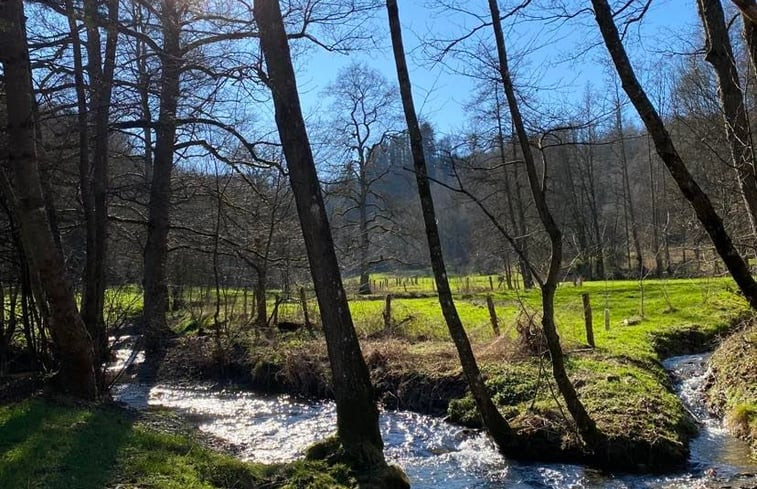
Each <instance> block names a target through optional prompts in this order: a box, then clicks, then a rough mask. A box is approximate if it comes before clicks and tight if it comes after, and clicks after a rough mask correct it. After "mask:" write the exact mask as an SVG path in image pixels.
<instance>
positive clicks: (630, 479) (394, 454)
mask: <svg viewBox="0 0 757 489" xmlns="http://www.w3.org/2000/svg"><path fill="white" fill-rule="evenodd" d="M705 360H706V359H705V358H704V357H702V356H691V357H677V358H674V359H670V360H669V361H668V362H666V368H669V369H670V370H671V372H672V373H673V375H674V376H676V378H677V379H679V382H678V384H677V389H678V390H679V393H680V395H681V397H682V399H683V400H684V402H685V403H686V405H687V407H688V408H689V409H690V410H691V411H692V412H693V413H694V414H695V415H696V416H697V417H698V418H699V420H700V421H701V422H702V423H703V430H702V434H701V435H700V436H699V437H698V438H697V440H696V441H695V442H694V443H693V445H692V461H691V464H690V468H689V470H688V471H687V472H686V473H683V474H676V475H671V476H662V477H661V476H628V475H625V476H624V475H620V476H614V475H607V474H602V473H599V472H597V471H594V470H591V469H587V468H586V467H583V466H579V465H567V464H537V463H534V464H523V463H515V462H511V461H507V460H505V459H504V458H503V457H502V456H501V455H500V454H499V453H498V452H497V451H496V450H495V448H494V446H493V445H492V444H491V442H490V441H489V440H488V439H487V438H486V437H485V436H484V435H483V434H482V433H481V432H478V431H475V430H466V429H463V428H460V427H457V426H454V425H451V424H449V423H446V422H444V421H443V420H441V419H439V418H434V417H429V416H423V415H419V414H415V413H411V412H403V411H386V412H383V413H382V414H381V431H382V434H383V437H384V442H385V445H386V454H387V457H388V458H389V459H390V460H392V461H394V462H395V463H397V464H398V465H400V466H402V468H403V469H404V470H405V471H406V472H407V474H408V476H409V477H410V479H411V481H412V483H413V487H414V488H428V489H430V488H448V489H463V488H468V489H489V488H502V487H507V488H513V489H536V488H559V489H563V488H564V489H574V488H587V489H588V488H610V489H613V488H617V489H621V488H623V489H636V488H667V489H684V488H685V489H689V488H707V487H710V483H712V482H714V481H716V480H718V479H720V478H721V477H723V476H725V477H731V476H733V475H735V474H738V473H744V472H748V473H754V472H755V471H757V467H755V466H754V465H750V463H749V459H748V457H747V456H746V452H744V451H743V450H744V449H746V447H745V446H744V444H741V443H740V442H738V440H734V439H733V438H732V437H730V436H729V435H728V434H727V433H726V432H725V431H724V430H723V429H722V427H720V425H719V423H718V422H717V420H713V419H712V418H710V417H709V416H708V415H707V414H706V410H704V408H703V406H702V405H701V403H700V402H699V399H701V393H699V394H697V390H698V389H700V388H701V384H702V381H703V379H704V372H703V370H704V364H705ZM116 397H117V398H118V399H120V400H122V401H123V402H126V403H127V404H129V405H131V406H134V407H138V408H139V407H145V406H147V405H160V406H165V407H168V408H173V409H176V410H178V411H180V412H182V413H184V414H186V415H187V416H189V417H190V419H192V420H193V421H194V422H195V423H197V426H198V427H199V429H201V430H204V431H206V432H208V433H211V434H213V435H215V436H218V437H220V438H223V439H225V440H227V441H229V442H230V443H232V444H234V445H235V446H236V447H237V448H238V449H239V453H240V456H241V457H242V458H244V459H247V460H254V461H260V462H285V461H290V460H293V459H296V458H298V457H301V456H302V455H303V452H304V450H305V448H307V447H308V446H309V445H310V444H312V443H313V442H315V441H318V440H321V439H323V438H325V437H327V436H329V435H330V434H332V432H333V431H334V427H335V423H336V413H335V409H334V405H333V403H331V402H301V401H297V400H295V399H292V398H290V397H287V396H261V395H258V394H254V393H250V392H245V391H236V390H222V391H219V390H213V389H211V388H210V387H208V386H205V387H203V386H193V387H191V388H187V387H177V386H169V385H157V386H147V385H140V384H123V385H121V386H118V387H117V389H116ZM734 447H735V448H734ZM755 484H757V480H756V481H755Z"/></svg>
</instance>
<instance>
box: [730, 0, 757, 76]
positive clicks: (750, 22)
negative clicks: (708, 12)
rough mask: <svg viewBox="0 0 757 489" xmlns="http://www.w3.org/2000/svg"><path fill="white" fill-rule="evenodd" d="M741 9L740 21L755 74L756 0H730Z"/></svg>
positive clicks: (756, 51)
mask: <svg viewBox="0 0 757 489" xmlns="http://www.w3.org/2000/svg"><path fill="white" fill-rule="evenodd" d="M732 1H733V3H734V4H735V5H736V6H737V7H738V8H739V10H741V21H742V22H743V23H744V40H745V41H746V45H747V49H748V50H749V59H751V61H752V70H753V71H754V74H755V75H757V1H755V0H732Z"/></svg>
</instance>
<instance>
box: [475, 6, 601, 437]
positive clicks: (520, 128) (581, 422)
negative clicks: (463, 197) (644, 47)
mask: <svg viewBox="0 0 757 489" xmlns="http://www.w3.org/2000/svg"><path fill="white" fill-rule="evenodd" d="M489 9H490V11H491V18H492V27H493V30H494V37H495V40H496V43H497V57H498V60H499V72H500V73H499V74H500V76H501V77H502V84H503V87H504V90H505V96H506V97H507V103H508V106H509V108H510V115H511V117H512V120H513V127H514V129H515V131H516V133H517V135H518V140H519V142H520V147H521V151H522V152H523V161H524V162H525V165H526V172H527V174H528V181H529V183H530V185H531V194H532V195H533V198H534V203H535V205H536V209H537V211H538V213H539V218H540V219H541V221H542V223H543V225H544V229H545V230H546V231H547V234H548V235H549V240H550V244H551V248H552V258H551V260H550V263H549V271H548V272H547V278H546V280H544V281H543V282H542V283H541V284H540V285H541V291H542V326H543V328H544V335H545V337H546V339H547V347H548V348H549V352H550V355H551V357H552V374H553V376H554V378H555V383H556V384H557V387H558V389H559V390H560V393H561V394H562V397H563V399H564V400H565V404H566V405H567V407H568V411H569V412H570V414H571V416H572V417H573V420H574V421H575V423H576V426H577V427H578V431H579V432H580V434H581V437H582V438H583V440H584V442H585V443H587V444H588V445H589V447H590V448H592V449H595V450H598V449H600V447H601V446H602V445H603V444H604V437H603V436H602V434H601V433H600V432H599V430H598V429H597V426H596V424H595V423H594V420H593V419H591V417H590V416H589V414H588V413H587V412H586V409H585V408H584V405H583V403H582V402H581V400H580V399H579V398H578V394H577V393H576V390H575V388H574V387H573V384H572V383H571V382H570V379H569V378H568V374H567V373H566V371H565V361H564V358H563V352H562V347H561V346H560V337H559V336H558V334H557V327H556V325H555V322H554V321H555V311H554V301H555V292H556V290H557V284H558V281H559V273H560V268H561V267H562V233H561V232H560V229H559V228H558V227H557V224H556V223H555V221H554V218H553V217H552V213H551V212H550V210H549V206H548V205H547V198H546V195H545V194H544V190H545V189H544V183H543V182H545V181H546V176H547V165H546V162H545V164H544V165H543V171H544V175H543V180H542V179H540V178H539V176H538V175H537V173H536V163H535V161H534V157H533V153H532V151H531V145H530V142H529V140H528V134H527V133H526V128H525V125H524V123H523V118H522V116H521V113H520V107H519V106H518V100H517V98H516V96H515V88H514V87H513V83H512V79H511V77H510V69H509V67H508V61H507V51H506V48H505V37H504V35H503V33H502V21H501V19H500V13H499V6H498V4H497V0H489ZM542 154H543V153H542Z"/></svg>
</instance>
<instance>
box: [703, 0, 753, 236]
mask: <svg viewBox="0 0 757 489" xmlns="http://www.w3.org/2000/svg"><path fill="white" fill-rule="evenodd" d="M698 6H699V16H700V17H701V19H702V24H703V25H704V30H705V33H706V34H707V55H706V56H705V59H706V60H707V62H708V63H710V64H711V65H712V67H713V69H714V70H715V74H716V75H717V77H718V89H719V90H718V92H719V95H720V105H721V106H722V108H723V117H724V119H725V133H726V138H727V139H728V143H729V145H730V150H731V161H732V163H733V167H734V169H735V170H736V180H737V182H738V184H739V189H740V190H741V197H742V198H743V199H744V204H745V206H746V210H747V215H748V216H749V224H750V225H751V231H752V240H754V239H755V237H757V176H756V175H755V167H754V148H753V146H752V134H751V130H750V127H749V116H748V114H747V109H746V104H745V103H744V91H743V90H742V88H741V82H740V78H739V70H738V69H737V68H736V59H735V58H734V55H733V48H732V47H731V39H730V37H729V36H728V28H727V27H726V23H725V14H724V13H723V6H722V5H721V3H720V0H698Z"/></svg>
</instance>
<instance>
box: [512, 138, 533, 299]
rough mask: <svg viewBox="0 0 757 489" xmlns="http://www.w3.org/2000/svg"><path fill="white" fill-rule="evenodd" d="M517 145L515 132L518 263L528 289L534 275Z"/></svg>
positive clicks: (524, 286) (514, 156)
mask: <svg viewBox="0 0 757 489" xmlns="http://www.w3.org/2000/svg"><path fill="white" fill-rule="evenodd" d="M517 153H518V145H517V143H516V137H515V133H513V161H515V163H514V164H513V181H514V182H515V208H516V210H517V212H518V226H519V228H518V233H519V234H520V235H521V236H522V238H521V241H520V249H521V253H520V254H519V256H518V260H519V263H520V273H521V275H522V276H523V288H524V289H527V290H530V289H533V288H534V276H533V273H532V272H531V267H530V266H529V263H528V256H529V254H528V225H527V223H526V211H525V207H524V205H523V193H522V192H521V185H520V172H519V171H518V162H517V161H516V160H517V159H518V154H517Z"/></svg>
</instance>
